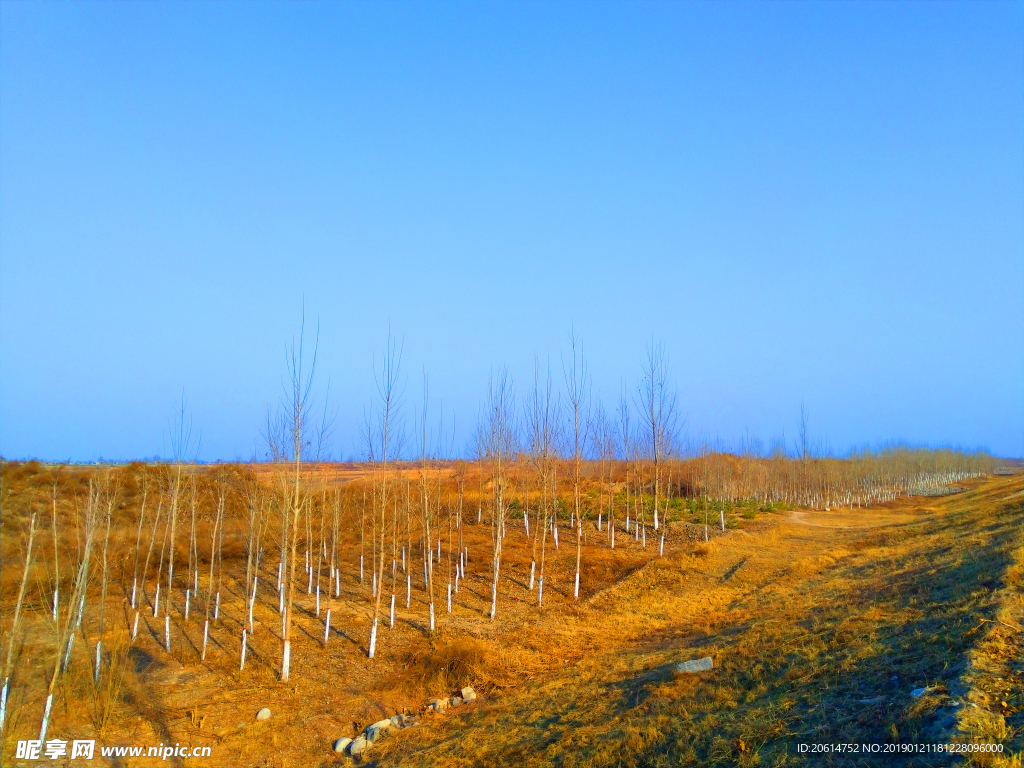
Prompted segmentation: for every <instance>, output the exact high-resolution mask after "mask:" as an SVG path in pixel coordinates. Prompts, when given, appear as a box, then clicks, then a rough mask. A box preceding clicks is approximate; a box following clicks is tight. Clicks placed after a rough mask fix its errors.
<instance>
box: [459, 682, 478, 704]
mask: <svg viewBox="0 0 1024 768" xmlns="http://www.w3.org/2000/svg"><path fill="white" fill-rule="evenodd" d="M460 693H461V694H462V700H463V701H465V702H470V701H472V700H473V699H475V698H476V691H474V690H473V689H472V688H470V687H469V686H468V685H467V686H466V687H465V688H463V689H462V690H461V691H460Z"/></svg>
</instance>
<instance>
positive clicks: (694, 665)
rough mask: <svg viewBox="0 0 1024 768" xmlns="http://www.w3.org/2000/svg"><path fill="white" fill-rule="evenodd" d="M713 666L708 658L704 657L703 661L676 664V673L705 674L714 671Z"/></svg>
mask: <svg viewBox="0 0 1024 768" xmlns="http://www.w3.org/2000/svg"><path fill="white" fill-rule="evenodd" d="M714 668H715V665H714V663H713V662H712V661H711V657H710V656H705V657H704V658H703V659H690V660H689V661H684V662H682V663H681V664H676V672H683V673H692V672H707V671H708V670H709V669H714Z"/></svg>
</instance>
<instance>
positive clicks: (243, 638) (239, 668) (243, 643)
mask: <svg viewBox="0 0 1024 768" xmlns="http://www.w3.org/2000/svg"><path fill="white" fill-rule="evenodd" d="M244 669H245V629H244V628H243V629H242V663H241V664H239V665H238V671H239V672H241V671H242V670H244Z"/></svg>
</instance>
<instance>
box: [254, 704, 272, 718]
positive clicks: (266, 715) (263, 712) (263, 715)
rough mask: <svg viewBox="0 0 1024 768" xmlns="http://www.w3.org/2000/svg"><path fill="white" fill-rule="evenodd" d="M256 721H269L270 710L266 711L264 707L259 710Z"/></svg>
mask: <svg viewBox="0 0 1024 768" xmlns="http://www.w3.org/2000/svg"><path fill="white" fill-rule="evenodd" d="M256 719H257V720H269V719H270V710H269V709H267V708H266V707H264V708H263V709H261V710H260V711H259V712H257V713H256Z"/></svg>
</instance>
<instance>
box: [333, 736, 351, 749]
mask: <svg viewBox="0 0 1024 768" xmlns="http://www.w3.org/2000/svg"><path fill="white" fill-rule="evenodd" d="M351 743H352V739H350V738H349V737H348V736H343V737H342V738H340V739H337V740H336V741H335V742H334V744H333V745H331V746H332V747H333V748H334V751H335V752H344V751H345V750H346V749H347V748H348V745H349V744H351Z"/></svg>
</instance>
